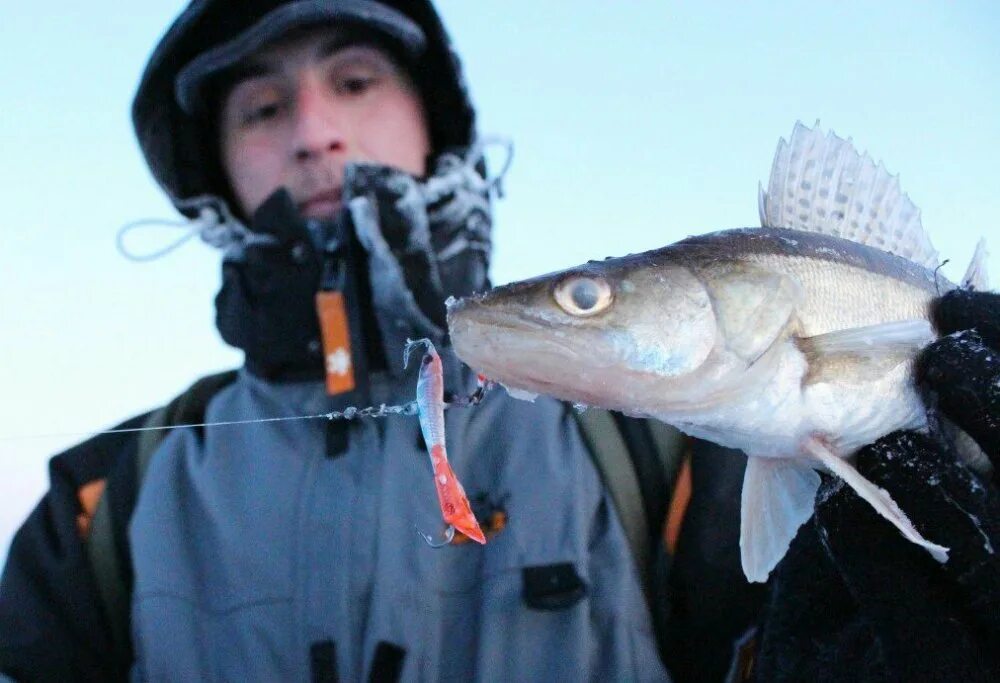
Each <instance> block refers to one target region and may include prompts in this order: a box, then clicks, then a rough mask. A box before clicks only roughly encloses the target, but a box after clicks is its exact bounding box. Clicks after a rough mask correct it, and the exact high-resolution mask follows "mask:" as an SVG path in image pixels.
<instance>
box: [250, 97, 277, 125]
mask: <svg viewBox="0 0 1000 683" xmlns="http://www.w3.org/2000/svg"><path fill="white" fill-rule="evenodd" d="M280 109H281V107H280V105H279V104H278V103H277V102H268V103H267V104H262V105H260V106H257V107H252V108H250V110H249V111H247V112H246V114H244V116H243V122H244V123H245V124H254V123H260V122H262V121H267V120H268V119H273V118H274V117H275V116H277V115H278V112H279V111H280Z"/></svg>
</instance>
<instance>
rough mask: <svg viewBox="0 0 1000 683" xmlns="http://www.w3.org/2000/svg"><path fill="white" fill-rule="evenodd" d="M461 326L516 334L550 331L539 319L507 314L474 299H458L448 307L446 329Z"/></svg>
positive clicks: (522, 314)
mask: <svg viewBox="0 0 1000 683" xmlns="http://www.w3.org/2000/svg"><path fill="white" fill-rule="evenodd" d="M462 326H464V327H466V328H471V327H473V326H480V327H499V328H500V329H504V330H513V331H517V332H546V331H548V330H550V329H551V325H550V324H548V323H546V321H545V320H544V319H543V318H541V317H537V316H532V315H525V314H524V313H509V312H507V311H503V310H500V309H499V308H497V307H496V306H490V305H488V304H486V303H484V302H483V301H482V300H481V299H478V298H474V297H468V298H465V299H460V300H459V301H457V302H455V303H453V304H452V305H451V306H449V307H448V329H449V330H455V329H456V328H459V327H462ZM454 335H455V332H454V331H453V332H452V336H454Z"/></svg>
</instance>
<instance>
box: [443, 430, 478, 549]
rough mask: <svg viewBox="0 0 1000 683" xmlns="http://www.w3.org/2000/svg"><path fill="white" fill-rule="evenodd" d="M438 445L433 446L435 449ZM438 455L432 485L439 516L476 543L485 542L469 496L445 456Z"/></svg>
mask: <svg viewBox="0 0 1000 683" xmlns="http://www.w3.org/2000/svg"><path fill="white" fill-rule="evenodd" d="M438 448H440V447H435V449H434V450H435V451H437V450H438ZM434 455H438V457H437V458H436V459H435V460H436V461H435V462H434V486H435V488H437V494H438V503H440V505H441V516H442V517H444V521H445V522H446V523H448V524H451V525H453V526H454V527H455V528H456V529H457V530H458V531H461V532H462V533H463V534H465V535H466V536H468V537H469V538H471V539H472V540H473V541H476V542H477V543H483V544H485V543H486V536H485V534H483V530H482V529H481V528H479V522H478V521H477V520H476V516H475V515H474V514H473V513H472V506H471V505H470V504H469V498H468V496H466V495H465V489H464V488H463V487H462V484H461V482H459V480H458V477H457V476H455V472H454V470H452V469H451V465H450V464H449V463H448V460H447V456H444V455H443V448H442V453H441V454H440V455H439V454H438V453H436V452H435V453H434Z"/></svg>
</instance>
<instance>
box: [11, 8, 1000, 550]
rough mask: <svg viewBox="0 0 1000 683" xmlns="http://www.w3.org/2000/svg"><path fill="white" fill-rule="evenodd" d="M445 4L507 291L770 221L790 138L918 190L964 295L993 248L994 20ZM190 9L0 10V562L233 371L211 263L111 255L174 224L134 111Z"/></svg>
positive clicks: (188, 255) (999, 58) (198, 257)
mask: <svg viewBox="0 0 1000 683" xmlns="http://www.w3.org/2000/svg"><path fill="white" fill-rule="evenodd" d="M438 5H439V8H440V10H441V12H442V14H443V16H444V18H445V22H446V23H447V24H448V26H449V28H450V29H451V32H452V34H453V37H454V39H455V42H456V44H457V46H458V49H459V52H460V54H461V55H462V57H463V60H464V63H465V68H466V74H467V77H468V80H469V82H470V84H471V89H472V95H473V97H474V99H475V102H476V104H477V106H478V109H479V112H480V129H481V130H482V131H483V132H487V133H502V134H504V135H508V136H510V137H512V138H513V139H514V142H515V145H516V152H515V154H516V158H515V161H514V166H513V169H512V171H511V173H510V174H509V176H508V178H507V183H506V189H507V198H506V199H505V200H504V201H502V202H501V203H500V205H499V206H498V208H497V229H496V232H495V238H496V251H495V259H494V271H493V274H494V280H495V281H496V282H498V283H502V282H506V281H509V280H512V279H519V278H522V277H527V276H531V275H536V274H539V273H543V272H547V271H551V270H556V269H559V268H563V267H567V266H571V265H574V264H577V263H580V262H582V261H585V260H588V259H591V258H601V257H604V256H612V255H614V256H617V255H622V254H625V253H629V252H637V251H642V250H646V249H651V248H655V247H659V246H662V245H665V244H667V243H670V242H673V241H675V240H677V239H680V238H683V237H685V236H687V235H690V234H696V233H701V232H707V231H711V230H718V229H724V228H732V227H739V226H753V225H757V200H756V189H757V182H758V181H759V180H766V177H767V174H768V172H769V169H770V164H771V159H772V156H773V153H774V148H775V144H776V142H777V140H778V138H779V137H781V136H785V137H787V136H788V135H789V134H790V132H791V130H792V125H793V124H794V123H795V121H796V120H802V121H803V122H805V123H807V124H809V125H811V124H812V123H813V122H814V121H815V120H816V119H817V118H818V119H820V120H821V122H822V125H823V127H824V129H829V128H832V129H834V130H835V131H836V132H837V133H839V134H841V135H843V136H852V137H853V138H854V140H855V142H856V143H857V144H858V146H859V147H860V148H861V149H867V150H869V151H870V152H871V154H872V156H874V157H875V158H876V159H883V160H884V161H885V162H886V165H887V166H888V168H889V169H890V171H892V172H894V173H900V174H901V183H902V185H903V189H904V190H906V191H907V192H908V193H909V194H910V196H911V198H913V200H914V201H915V202H916V204H917V205H918V206H919V207H921V209H922V210H923V217H924V226H925V227H926V228H927V230H928V232H929V233H930V235H931V238H932V240H933V241H934V243H935V245H936V246H937V248H938V250H939V251H940V252H941V254H942V256H943V257H945V258H950V259H952V263H950V264H949V265H948V266H946V267H945V269H944V272H945V274H946V275H948V276H949V277H951V278H953V279H956V278H958V277H960V276H961V274H962V272H963V271H964V269H965V265H966V263H967V261H968V259H969V258H970V257H971V254H972V250H973V247H974V244H975V242H976V240H977V239H978V238H979V237H980V236H981V235H987V236H990V235H996V234H997V233H996V230H995V225H996V224H997V217H998V216H1000V170H998V166H997V161H996V157H997V152H998V150H1000V116H998V114H1000V87H998V85H997V84H998V83H1000V41H997V39H996V36H998V35H1000V4H998V3H995V2H990V1H988V0H978V1H977V0H968V1H966V2H960V3H937V2H903V1H902V0H890V1H886V2H881V3H871V2H846V3H836V4H834V3H817V2H814V3H809V4H804V3H792V2H771V3H743V2H711V3H694V2H687V3H680V2H672V1H671V2H668V1H667V0H647V1H638V0H636V1H634V2H628V3H608V2H600V1H598V0H576V1H575V2H569V1H568V0H546V2H544V3H540V2H537V1H528V0H474V1H470V0H439V3H438ZM182 6H183V3H182V2H180V1H179V0H143V1H142V2H141V3H131V4H130V6H129V9H128V10H127V11H123V9H122V7H123V6H122V4H121V3H120V2H112V1H111V0H90V1H89V2H86V3H78V2H70V1H69V0H53V1H52V2H47V3H12V2H6V3H2V6H0V84H2V87H0V112H2V113H0V204H2V207H3V214H2V221H3V229H2V230H0V314H2V315H0V332H2V333H0V359H2V360H0V388H2V389H3V396H4V398H3V400H2V401H0V408H2V409H0V463H2V464H3V470H2V471H3V476H2V479H0V558H2V557H3V553H5V552H6V547H7V544H8V543H9V540H10V538H11V536H12V534H13V533H14V531H15V529H16V528H17V526H18V525H19V524H20V523H21V521H22V520H23V519H24V517H25V516H26V515H27V514H28V513H29V511H30V510H31V508H32V507H33V506H34V505H35V503H36V501H37V499H38V498H39V496H41V495H42V493H43V492H44V490H45V488H46V486H47V477H48V474H47V460H48V458H49V457H50V456H51V455H52V454H53V453H55V452H57V451H59V450H61V449H63V448H65V447H67V446H69V445H71V444H72V443H75V442H77V441H79V440H81V439H82V438H84V436H86V434H87V433H89V432H92V431H94V430H97V429H101V428H105V427H107V426H110V425H112V424H114V423H116V422H118V421H120V420H122V419H124V418H126V417H129V416H131V415H134V414H136V413H139V412H142V411H145V410H148V409H151V408H153V407H155V406H158V405H160V404H161V403H163V402H165V401H166V400H167V399H169V398H171V397H172V396H173V395H175V394H176V393H178V392H179V391H181V390H182V389H183V388H184V387H186V386H187V385H188V384H189V383H190V382H191V381H192V380H193V379H194V378H196V377H198V376H200V375H203V374H206V373H209V372H213V371H217V370H220V369H225V368H229V367H232V366H234V365H236V364H237V363H238V362H239V356H238V354H237V353H235V352H234V351H232V350H231V349H228V348H227V347H225V346H224V345H223V344H222V343H221V341H220V340H219V338H218V335H217V334H216V332H215V328H214V324H213V315H214V311H213V305H212V300H213V297H214V294H215V291H216V289H217V286H218V270H219V269H218V261H219V257H218V254H217V253H216V252H214V251H213V250H211V249H210V248H208V247H206V246H204V245H202V244H201V243H199V242H191V243H189V244H188V245H187V246H185V247H184V248H182V249H181V250H179V251H177V252H175V253H173V254H171V255H170V256H169V257H167V258H164V259H161V260H159V261H155V262H153V263H149V264H136V263H132V262H129V261H126V260H125V259H124V258H122V257H121V256H120V255H119V254H118V252H117V251H116V249H115V244H114V238H115V233H116V231H117V229H118V228H119V227H120V226H121V225H123V224H125V223H127V222H129V221H132V220H135V219H138V218H146V217H165V218H170V217H173V212H172V209H171V208H170V206H169V205H168V203H167V202H166V200H165V198H164V197H163V196H162V194H161V193H160V192H159V190H158V188H157V187H156V186H155V184H154V183H153V182H152V180H151V178H150V176H149V173H148V171H147V170H146V168H145V165H144V163H143V161H142V159H141V157H140V155H139V152H138V148H137V146H136V144H135V142H134V139H133V136H132V132H131V125H130V122H129V117H128V111H129V104H130V100H131V97H132V94H133V90H134V87H135V85H136V83H137V81H138V78H139V75H140V73H141V69H142V67H143V65H144V63H145V59H146V58H147V56H148V54H149V51H150V50H151V48H152V47H153V45H154V43H155V41H156V40H157V38H158V37H159V36H160V34H161V33H162V32H163V31H164V30H165V29H166V26H167V25H168V23H169V22H170V21H171V20H172V19H173V17H174V16H175V15H176V14H177V13H178V12H179V11H180V9H181V8H182ZM171 234H172V233H171ZM998 239H1000V238H994V239H993V242H994V244H995V245H997V244H1000V241H998ZM995 250H996V253H997V257H996V258H994V259H993V261H992V263H991V266H990V272H991V279H992V281H993V282H994V283H1000V266H998V263H1000V246H996V247H995ZM45 435H54V436H45Z"/></svg>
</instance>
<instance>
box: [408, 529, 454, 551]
mask: <svg viewBox="0 0 1000 683" xmlns="http://www.w3.org/2000/svg"><path fill="white" fill-rule="evenodd" d="M413 528H414V529H416V530H417V533H418V534H420V538H422V539H424V543H426V544H427V545H429V546H430V547H432V548H443V547H445V546H446V545H448V544H450V543H451V542H452V541H453V540H455V525H454V524H449V525H448V526H447V527H445V530H444V533H443V534H442V535H441V537H442V538H443V539H444V540H442V541H435V540H434V537H433V536H431V535H430V534H425V533H424V532H423V531H421V530H420V527H418V526H417V525H416V524H414V525H413Z"/></svg>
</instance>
